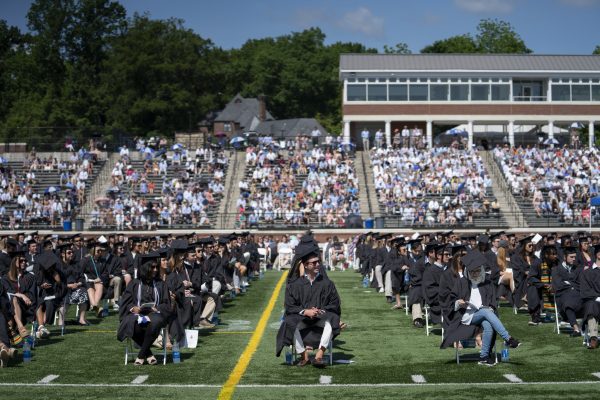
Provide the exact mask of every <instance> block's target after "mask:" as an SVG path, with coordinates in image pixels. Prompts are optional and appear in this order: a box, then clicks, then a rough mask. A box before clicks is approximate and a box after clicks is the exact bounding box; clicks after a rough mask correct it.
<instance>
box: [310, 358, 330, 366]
mask: <svg viewBox="0 0 600 400" xmlns="http://www.w3.org/2000/svg"><path fill="white" fill-rule="evenodd" d="M312 365H314V366H315V367H317V368H325V366H326V365H327V364H326V363H325V360H323V359H322V358H315V359H314V360H313V362H312Z"/></svg>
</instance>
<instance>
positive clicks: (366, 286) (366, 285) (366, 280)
mask: <svg viewBox="0 0 600 400" xmlns="http://www.w3.org/2000/svg"><path fill="white" fill-rule="evenodd" d="M362 285H363V287H364V288H368V287H369V277H368V276H367V275H365V277H364V278H363V281H362Z"/></svg>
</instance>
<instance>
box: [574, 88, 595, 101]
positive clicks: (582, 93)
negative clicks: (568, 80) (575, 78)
mask: <svg viewBox="0 0 600 400" xmlns="http://www.w3.org/2000/svg"><path fill="white" fill-rule="evenodd" d="M571 91H572V94H571V95H572V99H571V100H573V101H590V86H589V85H573V86H572V87H571Z"/></svg>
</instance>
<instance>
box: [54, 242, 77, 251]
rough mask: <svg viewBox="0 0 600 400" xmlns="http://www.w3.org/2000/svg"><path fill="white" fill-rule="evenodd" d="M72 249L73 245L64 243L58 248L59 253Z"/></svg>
mask: <svg viewBox="0 0 600 400" xmlns="http://www.w3.org/2000/svg"><path fill="white" fill-rule="evenodd" d="M72 247H73V245H72V244H71V243H64V244H61V245H60V246H57V247H56V248H57V249H58V250H59V251H65V250H67V249H70V248H72Z"/></svg>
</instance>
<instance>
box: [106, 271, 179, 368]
mask: <svg viewBox="0 0 600 400" xmlns="http://www.w3.org/2000/svg"><path fill="white" fill-rule="evenodd" d="M158 269H159V267H158V262H157V261H156V260H155V261H147V262H144V263H143V264H141V265H140V269H139V271H138V272H139V279H134V280H133V281H131V282H130V283H129V285H127V287H126V288H125V292H124V293H123V296H122V298H121V301H120V304H119V306H120V307H119V319H120V325H119V330H118V332H117V339H119V340H120V341H123V340H125V339H127V338H131V339H132V340H133V341H134V342H135V343H137V345H138V346H140V351H139V352H138V355H137V358H136V360H135V364H136V365H142V364H144V363H148V364H150V365H154V364H156V363H157V361H156V358H155V357H154V356H153V355H152V350H151V346H152V343H154V341H155V340H156V338H157V337H158V335H159V334H160V331H161V329H162V328H164V327H165V326H167V324H168V323H169V321H170V319H171V318H172V317H173V316H174V313H175V294H174V293H170V292H169V290H168V288H167V285H166V283H165V282H163V281H162V280H161V279H160V277H159V275H158Z"/></svg>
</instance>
